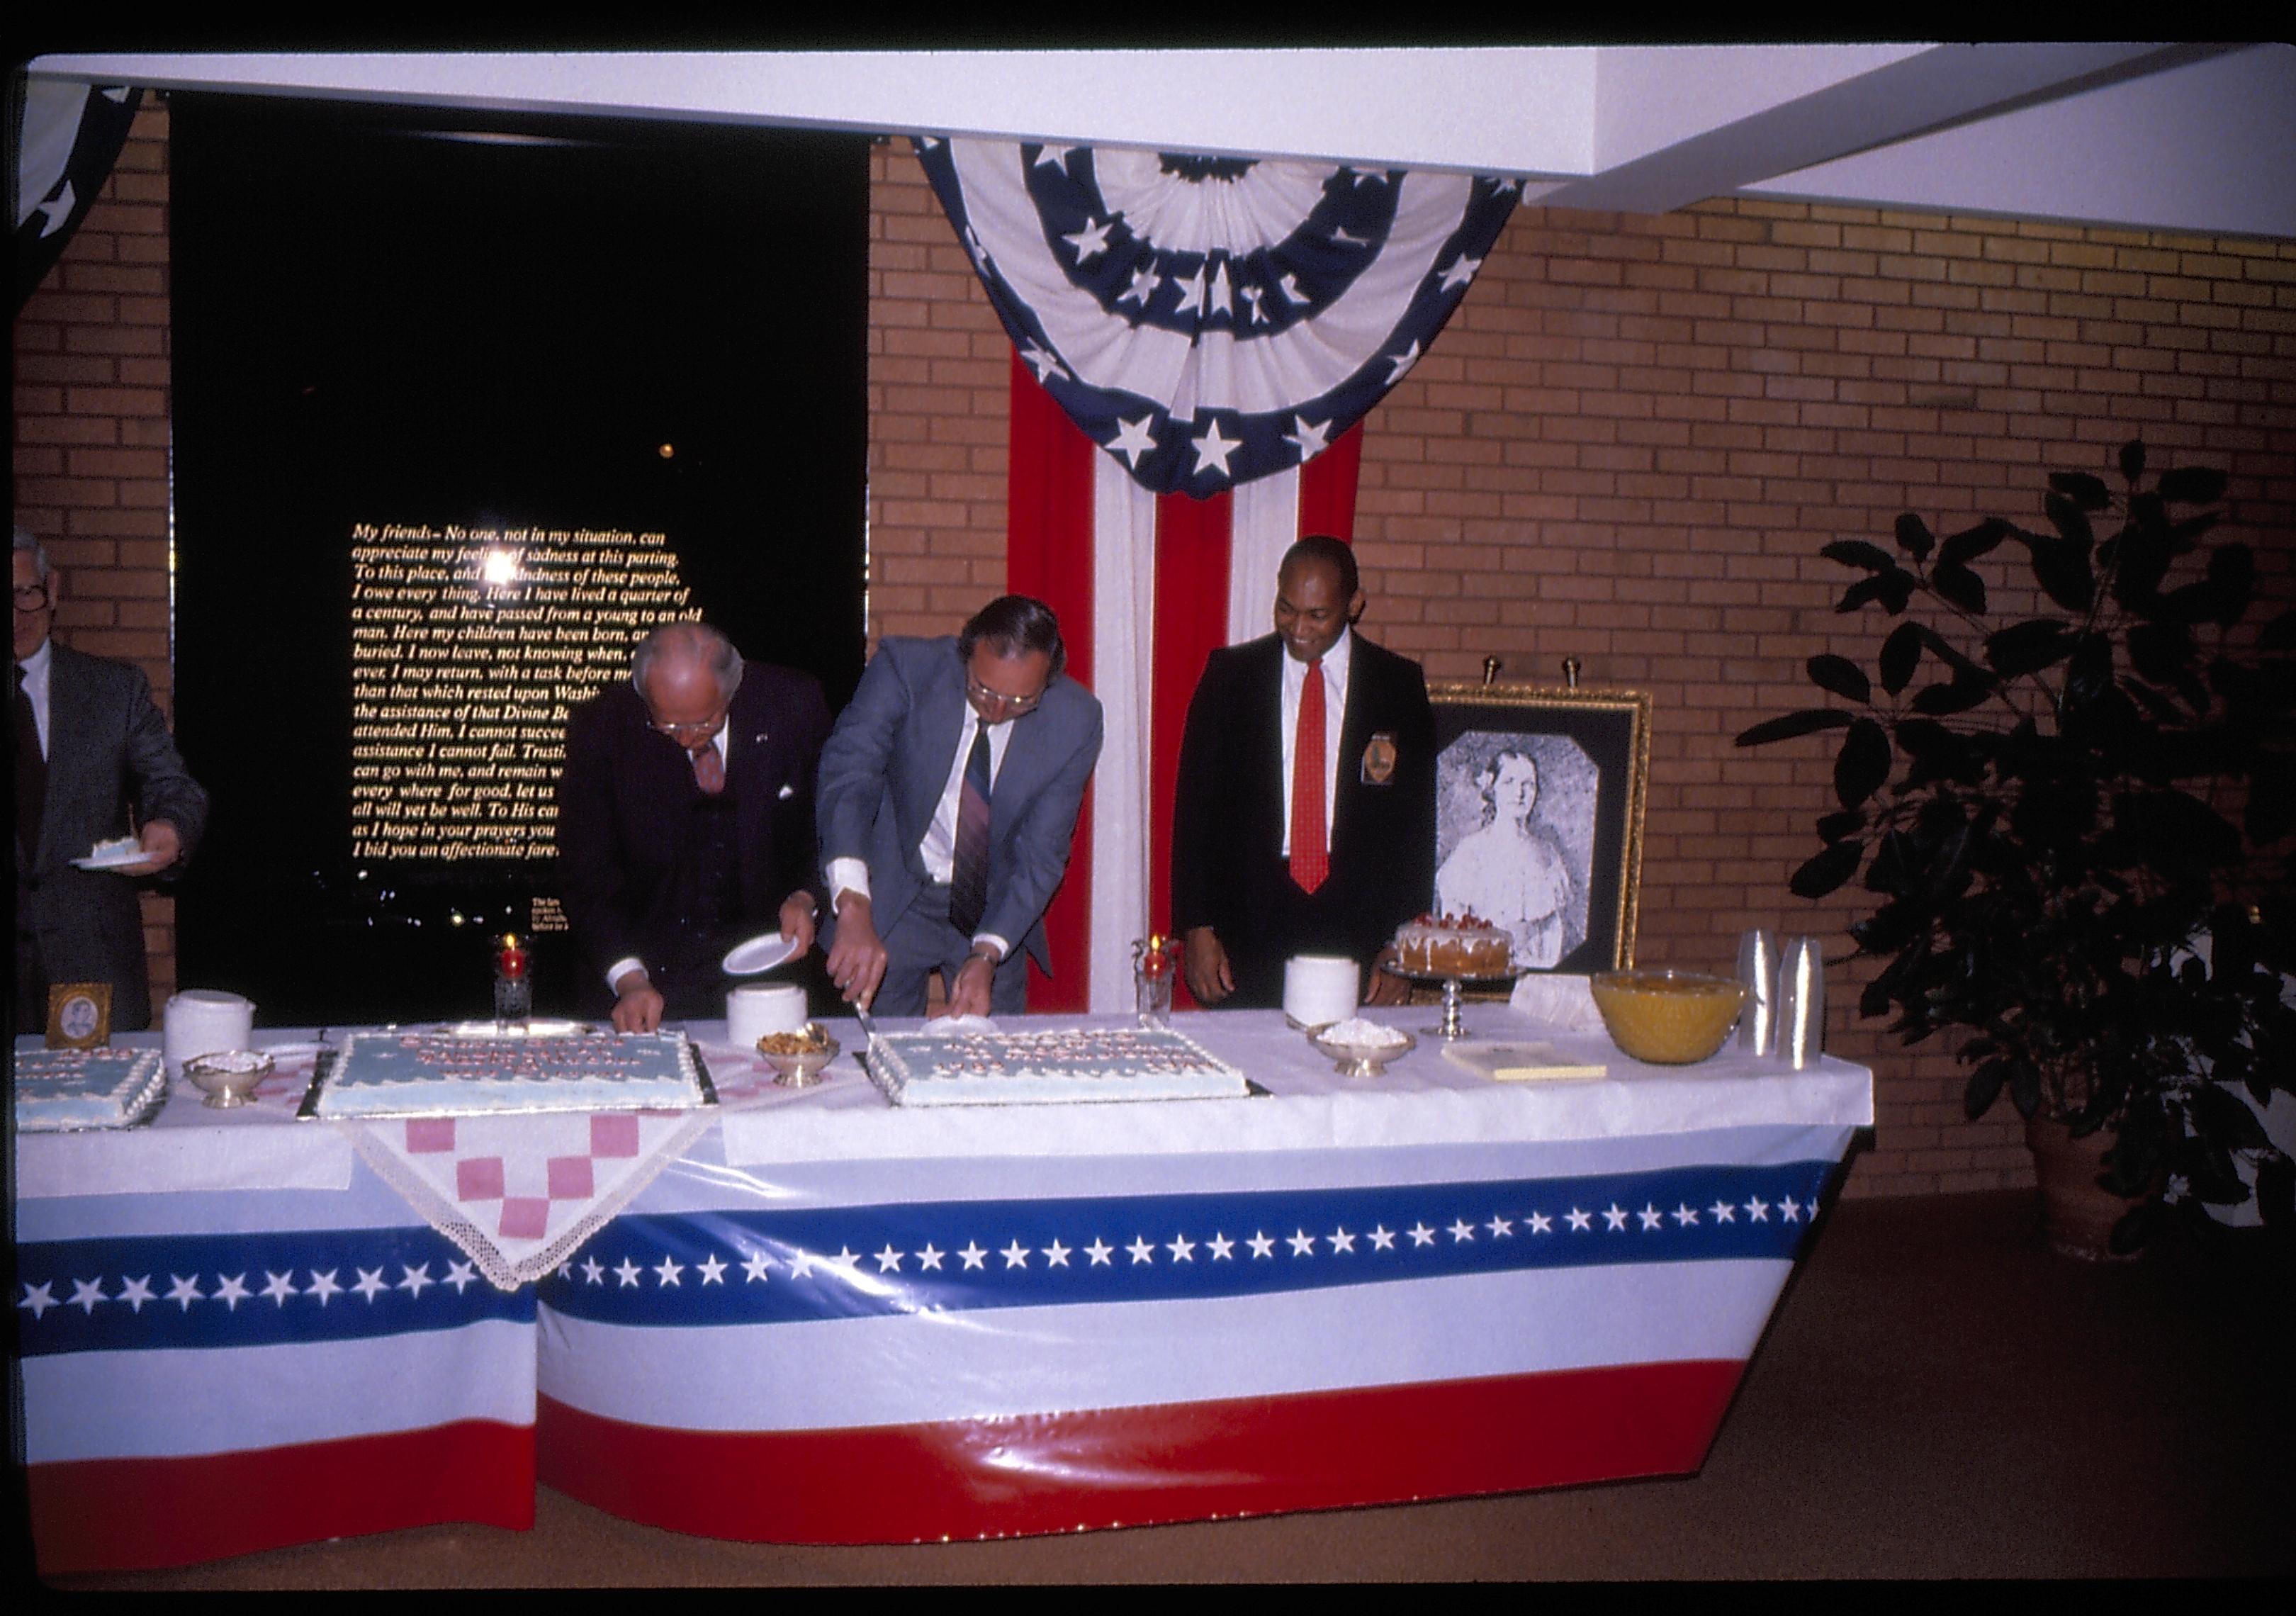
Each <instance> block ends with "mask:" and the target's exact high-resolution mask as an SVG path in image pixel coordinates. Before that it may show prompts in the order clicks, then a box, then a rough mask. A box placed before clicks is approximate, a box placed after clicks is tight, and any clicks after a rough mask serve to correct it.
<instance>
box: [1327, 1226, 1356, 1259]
mask: <svg viewBox="0 0 2296 1616" xmlns="http://www.w3.org/2000/svg"><path fill="white" fill-rule="evenodd" d="M1324 1241H1325V1242H1326V1243H1328V1244H1329V1245H1330V1246H1331V1248H1332V1250H1333V1251H1345V1252H1348V1253H1349V1255H1353V1254H1354V1251H1355V1249H1356V1237H1355V1236H1354V1235H1350V1234H1349V1233H1348V1226H1347V1225H1345V1224H1341V1226H1339V1227H1338V1228H1336V1229H1333V1231H1332V1232H1331V1233H1330V1234H1328V1235H1324Z"/></svg>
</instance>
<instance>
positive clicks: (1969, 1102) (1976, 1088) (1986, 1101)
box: [1961, 1056, 2009, 1122]
mask: <svg viewBox="0 0 2296 1616" xmlns="http://www.w3.org/2000/svg"><path fill="white" fill-rule="evenodd" d="M2008 1075H2009V1062H2008V1060H2007V1059H2006V1058H2005V1057H2001V1056H1996V1057H1995V1058H1994V1059H1992V1060H1990V1061H1988V1062H1985V1063H1984V1064H1983V1065H1981V1066H1980V1067H1979V1068H1978V1069H1977V1070H1975V1071H1972V1072H1971V1073H1970V1074H1969V1086H1968V1087H1966V1088H1964V1089H1963V1090H1962V1091H1961V1109H1962V1113H1963V1114H1964V1116H1966V1117H1967V1118H1968V1119H1969V1120H1971V1121H1972V1122H1974V1121H1976V1120H1977V1119H1978V1118H1980V1117H1981V1116H1983V1115H1984V1114H1985V1113H1986V1112H1989V1111H1991V1110H1992V1109H1993V1102H1994V1101H1996V1100H1997V1099H1999V1098H2000V1097H2001V1085H2002V1082H2003V1080H2004V1079H2006V1078H2007V1077H2008Z"/></svg>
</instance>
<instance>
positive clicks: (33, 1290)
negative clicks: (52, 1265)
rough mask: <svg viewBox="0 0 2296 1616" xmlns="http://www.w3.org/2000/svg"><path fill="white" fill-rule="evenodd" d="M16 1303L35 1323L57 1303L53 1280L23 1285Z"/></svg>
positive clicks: (188, 1310)
mask: <svg viewBox="0 0 2296 1616" xmlns="http://www.w3.org/2000/svg"><path fill="white" fill-rule="evenodd" d="M16 1305H17V1306H18V1307H20V1308H30V1309H31V1310H32V1318H33V1321H34V1322H35V1323H37V1322H38V1320H39V1317H40V1316H41V1315H42V1314H44V1313H45V1312H46V1311H47V1310H48V1309H49V1308H53V1307H55V1306H57V1305H58V1304H57V1302H56V1297H55V1284H54V1282H53V1281H52V1280H43V1281H42V1282H41V1283H40V1284H37V1285H32V1284H28V1285H26V1286H25V1287H24V1300H21V1301H20V1302H18V1303H17V1304H16ZM191 1310H192V1309H191V1308H190V1306H189V1304H186V1305H185V1306H184V1312H186V1313H189V1312H190V1311H191Z"/></svg>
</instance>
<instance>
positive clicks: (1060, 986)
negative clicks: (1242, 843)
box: [1005, 353, 1099, 1013]
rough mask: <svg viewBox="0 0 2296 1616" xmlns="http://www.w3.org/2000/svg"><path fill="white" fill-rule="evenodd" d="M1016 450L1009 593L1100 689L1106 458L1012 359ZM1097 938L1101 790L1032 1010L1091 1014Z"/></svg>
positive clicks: (1049, 926) (1081, 835) (1056, 902)
mask: <svg viewBox="0 0 2296 1616" xmlns="http://www.w3.org/2000/svg"><path fill="white" fill-rule="evenodd" d="M1010 393H1011V396H1012V444H1011V448H1010V451H1009V453H1008V455H1007V458H1006V475H1005V498H1006V500H1007V502H1008V504H1007V507H1006V516H1005V588H1006V589H1008V590H1009V591H1011V592H1012V593H1013V594H1014V595H1034V596H1036V597H1037V599H1038V600H1040V601H1042V602H1044V603H1046V605H1048V606H1050V607H1051V608H1052V609H1053V611H1054V613H1055V614H1056V615H1057V616H1058V617H1059V618H1060V619H1061V638H1062V641H1063V642H1064V643H1065V644H1067V646H1068V653H1069V655H1068V671H1069V674H1070V677H1073V678H1074V679H1075V680H1076V681H1077V682H1078V684H1080V685H1084V686H1085V687H1086V688H1087V689H1090V688H1091V686H1092V669H1093V643H1092V642H1093V634H1092V480H1093V456H1094V455H1096V454H1097V453H1098V452H1099V451H1098V450H1097V449H1095V447H1093V443H1092V440H1091V439H1088V438H1087V437H1086V436H1085V435H1084V432H1083V431H1082V430H1081V429H1080V428H1078V426H1077V424H1076V423H1075V422H1072V421H1070V419H1069V418H1068V416H1067V414H1065V413H1063V412H1062V409H1061V406H1059V405H1057V404H1055V403H1054V402H1053V398H1052V395H1051V394H1049V393H1047V392H1046V391H1045V390H1044V389H1043V388H1041V387H1039V386H1038V385H1037V379H1036V377H1035V375H1034V374H1033V373H1031V372H1030V371H1029V366H1028V364H1027V363H1026V362H1025V361H1024V360H1023V359H1021V356H1020V355H1019V354H1017V353H1015V354H1014V355H1013V381H1012V386H1011V388H1010ZM1091 932H1092V793H1091V791H1090V789H1089V788H1087V791H1086V793H1085V800H1084V809H1083V811H1082V812H1081V813H1080V814H1078V816H1077V827H1076V839H1075V841H1073V842H1071V843H1070V850H1069V873H1068V876H1067V878H1066V879H1065V880H1064V881H1062V882H1061V890H1059V891H1058V892H1057V893H1055V894H1054V898H1053V902H1052V906H1051V907H1050V908H1049V909H1047V910H1046V912H1045V935H1046V940H1047V941H1048V942H1049V943H1050V944H1051V947H1052V955H1053V974H1052V975H1051V977H1049V978H1047V977H1046V975H1045V973H1044V972H1042V971H1040V970H1039V969H1037V966H1036V965H1035V964H1033V963H1031V964H1030V965H1029V1009H1030V1010H1032V1011H1062V1012H1071V1013H1076V1012H1082V1011H1084V1010H1085V1009H1087V1007H1088V1005H1089V1000H1090V995H1091V980H1090V971H1089V968H1088V962H1089V961H1090V958H1091V955H1090V952H1089V950H1090V945H1091Z"/></svg>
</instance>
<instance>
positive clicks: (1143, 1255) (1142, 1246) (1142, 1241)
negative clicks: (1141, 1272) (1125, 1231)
mask: <svg viewBox="0 0 2296 1616" xmlns="http://www.w3.org/2000/svg"><path fill="white" fill-rule="evenodd" d="M1124 1249H1125V1250H1126V1251H1129V1252H1131V1253H1132V1266H1133V1267H1139V1266H1140V1265H1141V1264H1142V1263H1144V1262H1147V1263H1152V1262H1154V1261H1155V1260H1156V1248H1155V1247H1154V1246H1152V1245H1150V1244H1149V1243H1148V1237H1147V1236H1146V1235H1134V1236H1133V1237H1132V1243H1131V1244H1130V1245H1128V1246H1127V1247H1125V1248H1124Z"/></svg>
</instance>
